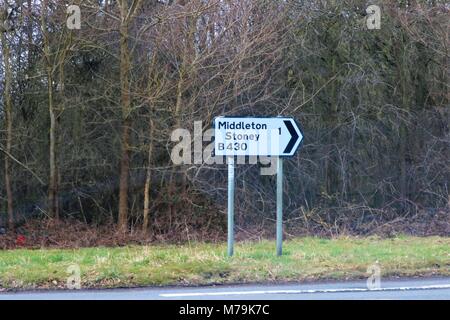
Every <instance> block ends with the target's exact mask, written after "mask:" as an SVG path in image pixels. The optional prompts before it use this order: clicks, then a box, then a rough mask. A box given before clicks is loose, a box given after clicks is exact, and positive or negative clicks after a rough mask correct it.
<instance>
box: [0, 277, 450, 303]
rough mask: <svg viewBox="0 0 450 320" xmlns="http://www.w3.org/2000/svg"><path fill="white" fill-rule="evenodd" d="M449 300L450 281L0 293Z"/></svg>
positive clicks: (10, 296)
mask: <svg viewBox="0 0 450 320" xmlns="http://www.w3.org/2000/svg"><path fill="white" fill-rule="evenodd" d="M55 299H56V300H170V299H175V300H185V299H187V300H305V299H306V300H311V299H312V300H334V299H345V300H353V299H388V300H389V299H400V300H405V299H409V300H411V299H414V300H415V299H433V300H450V278H427V279H403V280H383V279H382V280H381V286H380V288H378V289H372V290H369V289H368V288H367V285H366V282H365V281H352V282H329V283H325V282H324V283H314V284H280V285H233V286H231V285H230V286H211V287H183V288H180V287H165V288H139V289H111V290H78V291H34V292H18V293H11V292H7V293H0V300H55Z"/></svg>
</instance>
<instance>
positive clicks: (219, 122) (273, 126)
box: [214, 117, 303, 157]
mask: <svg viewBox="0 0 450 320" xmlns="http://www.w3.org/2000/svg"><path fill="white" fill-rule="evenodd" d="M214 129H215V130H214V131H215V132H214V133H215V154H216V156H278V157H282V156H293V155H294V153H295V152H296V151H297V149H298V147H299V145H300V143H301V141H302V140H303V134H302V132H301V130H300V128H299V127H298V125H297V123H296V122H295V120H294V119H293V118H286V117H274V118H251V117H217V118H215V119H214Z"/></svg>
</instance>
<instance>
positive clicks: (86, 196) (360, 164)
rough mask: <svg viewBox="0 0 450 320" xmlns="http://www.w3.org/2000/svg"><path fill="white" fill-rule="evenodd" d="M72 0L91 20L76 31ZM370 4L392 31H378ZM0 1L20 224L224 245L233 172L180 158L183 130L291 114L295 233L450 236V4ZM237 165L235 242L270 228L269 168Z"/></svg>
mask: <svg viewBox="0 0 450 320" xmlns="http://www.w3.org/2000/svg"><path fill="white" fill-rule="evenodd" d="M71 4H76V5H79V7H80V8H81V15H82V18H81V22H82V26H81V29H80V30H70V29H68V28H67V26H66V22H67V17H68V15H67V12H66V8H67V6H68V5H71ZM370 4H376V5H379V6H380V8H381V29H380V30H368V29H367V26H366V18H367V13H366V8H367V7H368V6H369V5H370ZM0 7H1V9H0V22H1V24H0V37H1V38H0V40H1V41H0V46H1V53H0V54H1V56H0V61H1V64H0V80H1V81H0V92H1V98H0V160H1V165H2V170H1V171H0V221H1V222H0V225H3V226H4V227H5V228H6V227H8V228H7V230H8V232H13V230H14V229H16V230H17V229H19V230H20V228H22V230H21V231H20V232H22V233H24V232H27V231H26V230H27V229H26V227H24V226H27V225H31V226H32V227H28V228H38V229H39V230H40V231H39V232H41V233H42V232H44V233H45V232H47V233H48V232H49V231H48V230H47V231H45V230H46V228H47V227H48V226H49V225H52V226H55V224H56V225H57V229H58V230H60V232H62V233H63V236H64V235H65V236H67V237H69V236H71V237H75V238H77V239H78V238H81V236H80V234H79V233H78V232H81V230H85V231H86V230H89V232H91V233H90V236H89V237H90V238H91V239H97V240H92V241H100V240H99V239H100V238H102V237H106V236H107V235H110V234H113V233H114V234H122V235H123V237H129V236H130V235H132V236H133V237H135V238H134V239H135V240H136V239H146V240H149V241H154V240H155V241H186V240H188V241H190V240H218V239H222V238H223V237H224V236H225V230H226V181H227V179H226V166H225V165H206V164H203V165H194V164H193V165H174V164H173V163H172V161H171V159H170V153H171V150H172V148H173V146H174V145H175V144H176V143H174V142H172V141H171V139H170V138H171V133H172V131H173V130H174V129H176V128H185V129H188V130H190V131H191V132H193V126H194V121H203V126H204V129H205V130H206V129H208V128H210V127H211V124H212V121H213V118H214V117H215V116H218V115H255V116H263V115H264V116H268V115H270V116H272V115H275V116H276V115H285V116H292V117H295V118H296V119H297V121H298V122H299V123H301V125H302V129H303V132H304V135H305V138H304V143H303V147H302V148H301V150H300V151H299V152H298V153H297V154H296V156H295V157H293V158H291V159H289V160H288V161H285V173H286V177H285V193H284V197H285V226H286V235H287V236H289V235H300V234H313V235H325V236H333V235H336V234H363V235H365V234H374V233H375V234H378V233H381V234H388V235H389V234H391V233H393V232H394V233H396V232H405V233H411V234H418V235H429V234H441V235H447V236H448V235H450V196H449V194H450V191H449V187H450V186H449V181H450V128H449V114H450V110H449V21H450V19H449V17H450V15H449V13H450V5H449V3H448V2H447V1H373V2H372V1H359V0H346V1H301V0H297V1H291V0H288V1H281V0H270V1H269V0H191V1H188V0H184V1H171V0H165V1H163V0H161V1H155V0H134V1H127V0H116V1H109V0H98V1H91V0H86V1H75V0H74V1H66V0H64V1H63V0H61V1H53V0H22V1H20V0H16V1H13V0H9V1H5V0H0ZM2 25H3V26H2ZM205 145H206V144H205ZM236 174H237V179H236V181H237V185H236V188H237V198H236V215H237V217H236V224H237V231H238V238H242V239H253V238H260V237H271V236H273V234H274V231H275V229H274V228H273V225H274V218H275V177H274V176H260V166H259V165H240V166H238V167H237V172H236ZM43 226H44V227H43ZM74 226H77V227H76V228H78V229H76V230H75V231H74V230H72V229H70V228H75V227H74ZM23 228H25V229H23ZM43 229H44V231H43ZM24 230H25V231H24ZM52 230H53V231H54V230H56V229H55V228H53V229H52ZM70 230H72V231H70ZM99 230H103V231H99ZM5 232H6V231H5ZM28 232H29V231H28ZM86 232H88V231H86ZM95 232H103V233H101V235H97V236H94V235H93V234H94V233H95ZM69 234H70V235H69ZM46 237H47V238H48V237H49V235H48V234H47V235H46ZM86 241H88V240H86ZM89 241H90V240H89Z"/></svg>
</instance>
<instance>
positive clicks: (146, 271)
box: [0, 236, 450, 290]
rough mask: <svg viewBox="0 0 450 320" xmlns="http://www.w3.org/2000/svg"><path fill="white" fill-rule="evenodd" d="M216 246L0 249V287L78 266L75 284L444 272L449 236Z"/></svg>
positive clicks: (54, 285) (449, 262) (46, 284)
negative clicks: (279, 249)
mask: <svg viewBox="0 0 450 320" xmlns="http://www.w3.org/2000/svg"><path fill="white" fill-rule="evenodd" d="M225 252H226V246H225V245H224V244H204V243H191V244H186V245H182V246H174V245H171V246H163V245H160V246H129V247H117V248H104V247H98V248H82V249H71V250H58V249H51V250H47V249H40V250H6V251H0V289H1V288H3V290H5V289H37V288H41V289H58V288H59V289H62V288H65V287H66V283H67V279H68V277H69V274H68V273H67V272H68V268H69V266H71V265H74V264H75V265H78V266H79V268H80V270H81V283H82V287H83V288H112V287H128V286H152V285H153V286H160V285H204V284H213V283H214V284H217V283H248V282H283V281H308V280H321V279H356V278H363V277H367V276H368V274H367V268H368V266H370V265H372V264H374V263H377V262H378V264H379V266H380V268H381V273H382V276H383V277H392V276H425V275H426V276H430V275H443V276H449V275H450V238H445V237H427V238H417V237H406V236H404V237H403V236H401V237H396V238H392V239H380V238H376V237H370V238H353V237H345V238H344V237H342V238H336V239H321V238H298V239H293V240H289V241H285V243H284V255H283V256H282V257H276V256H275V243H274V242H273V241H261V242H242V243H238V244H237V245H236V248H235V252H236V254H235V256H234V257H233V258H228V257H226V255H225Z"/></svg>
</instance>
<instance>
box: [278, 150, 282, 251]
mask: <svg viewBox="0 0 450 320" xmlns="http://www.w3.org/2000/svg"><path fill="white" fill-rule="evenodd" d="M282 254H283V158H282V157H278V161H277V256H281V255H282Z"/></svg>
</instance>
